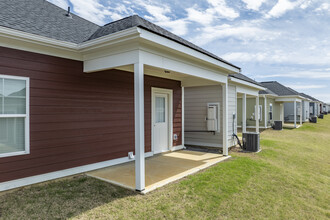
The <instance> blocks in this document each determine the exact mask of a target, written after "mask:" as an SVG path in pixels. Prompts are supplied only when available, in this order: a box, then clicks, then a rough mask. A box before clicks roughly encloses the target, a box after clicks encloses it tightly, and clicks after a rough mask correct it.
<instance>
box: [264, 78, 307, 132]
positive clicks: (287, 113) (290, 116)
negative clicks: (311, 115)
mask: <svg viewBox="0 0 330 220" xmlns="http://www.w3.org/2000/svg"><path fill="white" fill-rule="evenodd" d="M260 84H261V85H262V86H264V87H265V88H267V89H269V90H270V91H271V92H272V93H274V94H276V95H277V97H276V98H275V102H277V103H279V104H280V105H281V104H282V107H281V108H280V111H282V112H284V114H283V117H284V118H282V120H284V122H293V123H294V127H297V121H300V125H302V122H303V120H302V102H303V100H304V99H305V98H304V97H302V96H301V95H300V94H299V93H298V92H296V91H294V90H293V89H291V88H288V87H286V86H284V85H282V84H280V83H279V82H276V81H270V82H261V83H260ZM280 114H281V113H280Z"/></svg>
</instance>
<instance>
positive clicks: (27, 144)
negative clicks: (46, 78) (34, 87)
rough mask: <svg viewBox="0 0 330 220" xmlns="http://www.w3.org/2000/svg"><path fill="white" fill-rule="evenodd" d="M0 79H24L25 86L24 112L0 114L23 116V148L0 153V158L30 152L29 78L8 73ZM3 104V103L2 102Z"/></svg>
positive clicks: (4, 115)
mask: <svg viewBox="0 0 330 220" xmlns="http://www.w3.org/2000/svg"><path fill="white" fill-rule="evenodd" d="M0 79H15V80H24V81H25V86H26V89H25V90H26V94H25V96H26V99H25V102H26V103H25V108H26V110H25V114H0V118H24V119H25V120H24V126H25V127H24V129H25V150H24V151H17V152H11V153H3V154H0V158H2V157H11V156H18V155H25V154H30V78H29V77H21V76H9V75H1V74H0ZM3 104H4V103H3Z"/></svg>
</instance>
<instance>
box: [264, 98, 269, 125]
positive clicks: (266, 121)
mask: <svg viewBox="0 0 330 220" xmlns="http://www.w3.org/2000/svg"><path fill="white" fill-rule="evenodd" d="M264 111H265V115H264V117H265V128H266V127H267V124H268V120H267V116H268V115H269V113H267V98H266V96H264Z"/></svg>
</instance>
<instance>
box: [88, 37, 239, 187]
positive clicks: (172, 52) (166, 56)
mask: <svg viewBox="0 0 330 220" xmlns="http://www.w3.org/2000/svg"><path fill="white" fill-rule="evenodd" d="M139 31H140V32H139V34H138V35H139V36H137V38H135V36H134V38H133V39H129V40H127V42H125V43H123V42H119V43H118V45H116V47H115V48H111V49H112V50H107V49H106V50H104V51H103V52H102V53H100V52H98V53H94V51H92V50H91V51H90V54H89V55H88V56H86V61H85V62H84V72H86V73H89V74H93V73H94V72H98V71H103V70H108V69H117V70H122V71H126V72H131V73H132V74H133V75H134V82H133V84H134V137H135V138H134V141H135V144H134V152H128V153H129V155H128V159H129V160H128V161H134V162H130V163H129V164H124V165H122V168H118V167H117V169H119V170H121V169H123V170H122V171H123V172H122V173H121V175H126V176H129V179H130V182H129V183H128V182H126V183H125V184H126V185H127V186H129V187H131V188H134V189H135V190H136V191H139V192H142V193H144V192H146V191H148V189H150V187H152V186H151V185H152V184H154V183H155V182H148V181H149V180H148V175H151V174H152V173H150V172H153V171H152V170H153V169H151V171H150V170H148V168H147V167H148V166H149V164H152V163H156V164H157V163H159V164H161V163H162V162H161V161H163V160H161V161H158V162H157V157H158V156H156V157H155V160H153V159H148V160H146V159H145V158H146V157H147V156H153V155H155V154H159V153H164V152H171V151H176V150H180V149H183V148H184V111H185V110H184V90H185V87H194V86H210V85H221V87H222V90H223V93H222V94H223V97H222V102H223V106H224V108H223V111H222V116H221V122H222V133H223V137H224V138H223V139H224V142H223V155H224V156H227V155H228V140H227V138H226V137H227V136H228V131H227V128H228V119H227V106H228V94H227V90H228V80H227V76H228V74H232V73H236V72H238V71H239V69H238V68H236V67H233V66H231V65H229V64H227V63H224V62H222V61H221V60H217V59H213V58H210V57H209V56H206V55H205V54H200V53H196V51H195V50H193V49H190V48H186V47H184V46H183V45H181V44H178V43H174V42H171V41H169V40H168V39H164V38H161V37H159V36H156V35H154V34H150V33H147V32H145V31H144V30H139ZM149 76H151V77H157V78H159V79H168V80H173V81H176V82H179V83H180V84H181V95H179V94H180V93H178V92H177V93H176V95H175V94H174V92H173V93H172V92H171V89H169V88H166V87H164V86H163V85H161V84H158V83H154V84H152V85H151V89H149V88H147V87H146V86H145V79H146V78H147V77H149ZM151 81H152V80H151ZM175 96H176V97H175ZM178 96H180V97H178ZM145 99H148V100H145ZM175 99H176V100H179V101H178V102H177V103H179V104H178V105H176V106H180V107H177V109H174V108H173V100H175ZM150 102H151V103H150ZM149 107H151V108H149ZM150 112H151V113H150ZM146 113H149V115H151V117H150V118H149V115H148V116H147V117H148V118H145V117H146ZM174 116H176V117H174ZM149 132H150V133H149ZM180 135H181V136H180ZM176 141H177V143H176V144H174V143H175V142H176ZM150 142H151V147H150V148H151V150H150V148H149V149H146V146H147V144H149V145H150ZM159 145H162V146H161V147H158V146H159ZM180 155H181V156H180V157H177V158H176V159H175V161H176V162H177V164H178V165H177V166H176V169H178V170H180V169H181V167H180V165H179V164H180V163H179V162H178V160H182V161H185V160H186V161H187V159H185V156H186V157H188V156H189V155H188V154H186V153H181V154H180ZM217 156H222V155H217ZM160 158H169V157H168V156H165V155H164V156H162V157H160ZM160 158H158V159H160ZM188 158H189V157H188ZM172 160H173V159H172ZM146 161H150V162H147V163H146ZM169 161H170V160H165V161H163V163H166V164H167V166H170V162H169ZM188 161H189V159H188ZM190 161H191V160H190ZM126 162H127V160H126ZM193 163H194V164H195V165H196V163H198V164H199V163H201V165H202V162H200V161H199V162H198V160H197V162H196V161H195V162H193ZM173 165H175V164H173ZM150 166H151V165H150ZM124 167H126V168H127V169H126V168H125V169H124ZM128 167H130V168H128ZM133 168H134V172H133V171H132V169H133ZM109 169H110V168H109ZM110 170H112V169H110ZM130 170H131V171H130ZM110 173H111V172H110ZM162 173H164V175H166V169H165V168H164V169H160V170H159V172H158V174H162ZM114 176H115V174H114ZM133 179H134V181H132V180H133ZM151 179H152V178H151ZM156 179H157V178H156ZM158 180H159V179H158ZM158 180H157V181H156V182H158ZM125 184H124V185H125Z"/></svg>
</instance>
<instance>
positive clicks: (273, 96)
mask: <svg viewBox="0 0 330 220" xmlns="http://www.w3.org/2000/svg"><path fill="white" fill-rule="evenodd" d="M264 95H265V96H266V97H268V98H277V97H278V95H273V94H264Z"/></svg>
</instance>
